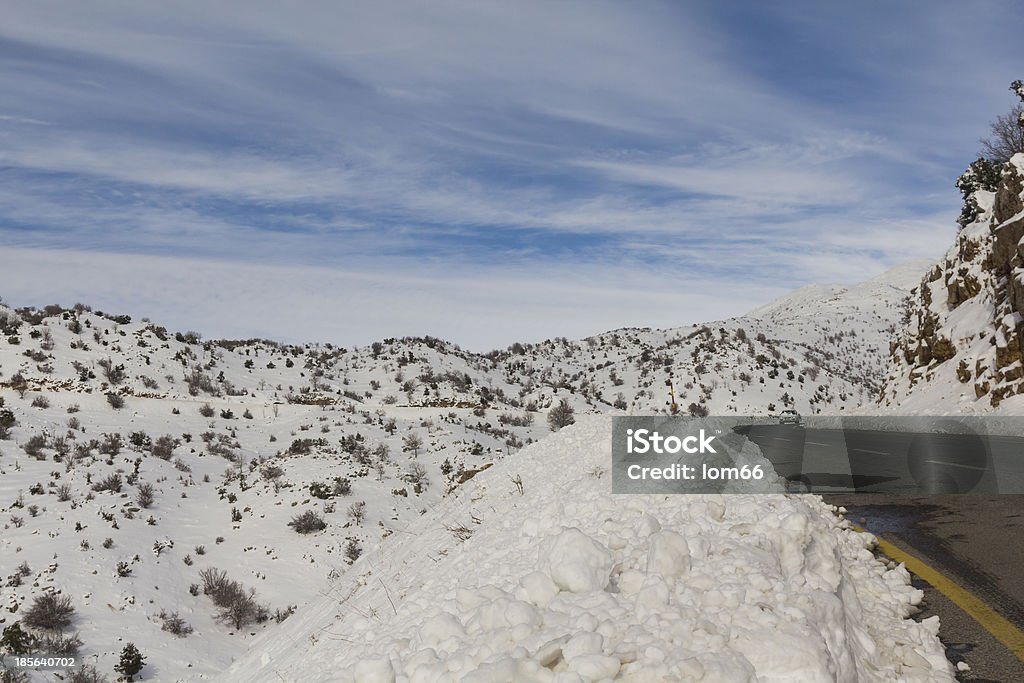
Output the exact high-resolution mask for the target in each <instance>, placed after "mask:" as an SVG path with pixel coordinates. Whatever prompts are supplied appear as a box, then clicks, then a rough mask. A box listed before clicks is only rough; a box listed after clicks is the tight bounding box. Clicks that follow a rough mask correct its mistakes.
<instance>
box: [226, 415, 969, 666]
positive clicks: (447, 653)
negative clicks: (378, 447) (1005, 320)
mask: <svg viewBox="0 0 1024 683" xmlns="http://www.w3.org/2000/svg"><path fill="white" fill-rule="evenodd" d="M610 442H611V428H610V420H609V419H608V418H604V417H588V418H586V419H584V420H581V421H580V423H579V424H577V425H575V426H573V427H571V428H567V429H564V430H562V431H561V432H559V433H558V434H556V435H554V436H552V437H550V438H548V439H546V440H544V441H543V442H541V443H538V444H535V445H533V446H531V447H528V448H527V449H524V450H523V451H522V452H521V453H520V454H519V455H518V456H517V457H516V458H514V459H508V460H505V461H503V462H501V463H499V464H497V465H496V466H494V467H492V468H490V469H488V470H486V471H485V472H482V473H480V474H478V475H477V476H476V477H475V478H473V479H471V480H470V481H468V482H466V483H465V484H463V485H462V486H461V487H460V488H459V489H458V490H457V492H455V493H453V494H452V495H451V496H449V497H447V498H445V499H444V500H442V501H441V502H440V503H439V504H438V505H437V506H436V507H435V508H433V509H432V510H430V511H429V512H426V513H425V514H424V515H423V516H422V517H420V518H419V519H418V520H416V521H415V523H414V524H413V525H411V526H410V527H408V528H407V529H404V530H402V531H400V532H398V533H395V534H393V535H392V536H390V537H389V538H387V539H385V541H384V542H383V543H382V544H381V545H380V546H379V548H377V549H376V550H375V551H373V552H372V553H368V554H367V555H365V556H364V557H363V558H361V559H360V560H359V561H358V562H357V563H356V564H355V565H354V566H353V568H352V570H351V571H350V572H348V573H346V574H345V575H344V576H342V577H341V578H340V579H338V580H337V581H336V582H335V583H333V584H331V585H328V586H325V587H324V594H323V597H322V598H321V599H319V600H318V601H317V602H315V603H314V604H312V605H310V607H309V608H307V609H306V610H304V612H303V613H302V614H300V615H296V616H295V617H293V618H292V619H289V620H288V621H287V622H285V623H284V624H283V625H282V626H281V628H280V629H278V630H276V631H274V632H272V633H267V634H266V635H265V636H263V637H262V638H261V640H260V641H257V642H256V643H255V644H254V648H253V649H252V650H251V651H250V654H249V655H248V656H246V657H245V658H243V659H242V660H240V661H238V662H236V663H235V665H233V666H232V667H231V668H230V669H229V670H228V671H227V672H226V673H225V674H224V676H223V680H226V681H271V680H301V681H339V680H341V681H359V683H374V682H377V681H381V682H385V681H410V682H412V681H423V682H426V681H488V682H490V683H494V682H500V681H538V682H540V681H559V682H563V681H565V682H568V681H573V682H581V681H601V680H613V679H614V680H623V681H684V680H685V681H699V680H706V681H751V682H753V681H758V682H761V683H764V682H769V681H892V680H901V681H949V680H953V678H952V672H951V670H950V665H949V664H948V662H947V661H946V659H945V657H944V655H943V648H942V645H941V644H940V642H939V640H938V638H937V635H936V634H937V631H938V620H937V619H935V618H931V619H927V620H925V621H923V622H920V623H919V622H915V621H913V620H911V619H908V617H909V615H910V614H911V613H913V612H914V605H915V604H916V603H917V602H918V601H919V600H920V599H921V597H922V595H921V592H920V591H918V590H916V589H914V588H912V587H911V586H910V585H909V580H910V577H909V575H908V573H907V572H906V570H905V569H904V568H903V567H902V566H897V567H895V568H891V569H887V568H886V566H884V565H883V564H882V563H881V562H879V561H878V560H876V559H875V557H874V555H873V554H872V552H871V550H870V547H871V544H872V543H873V538H872V537H871V536H870V535H867V534H860V533H857V532H855V531H853V530H852V529H850V528H849V525H848V523H847V522H845V521H843V520H842V519H841V518H839V517H838V516H837V515H836V514H835V513H834V511H833V508H831V507H829V506H827V505H825V504H824V503H823V502H822V500H821V499H820V498H819V497H817V496H809V495H807V496H788V495H741V494H736V495H723V496H697V495H694V496H687V495H675V496H669V495H662V496H654V495H619V496H614V495H611V493H610V481H609V476H608V472H607V470H608V467H609V465H610Z"/></svg>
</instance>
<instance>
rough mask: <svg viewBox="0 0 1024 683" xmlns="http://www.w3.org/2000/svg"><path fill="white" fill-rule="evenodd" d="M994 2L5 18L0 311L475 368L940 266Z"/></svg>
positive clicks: (136, 9)
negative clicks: (547, 345)
mask: <svg viewBox="0 0 1024 683" xmlns="http://www.w3.org/2000/svg"><path fill="white" fill-rule="evenodd" d="M1022 14H1024V13H1022V11H1021V10H1020V9H1019V8H1018V7H1017V6H1016V5H1015V3H1012V2H1005V3H996V2H992V3H927V4H922V3H891V2H863V3H820V2H803V3H801V2H786V3H774V2H732V3H721V2H688V3H664V4H662V3H654V2H642V3H625V2H619V3H606V2H580V3H573V2H559V3H551V2H537V3H533V2H525V1H517V2H514V3H481V2H436V3H401V2H299V3H275V2H267V3H264V2H244V3H243V2H237V3H209V2H188V1H185V2H179V3H174V4H173V5H172V4H170V3H160V4H158V3H139V2H129V1H124V2H112V1H105V0H94V1H93V2H89V3H79V2H69V1H68V2H46V1H45V0H32V1H31V2H11V1H8V0H0V15H2V16H3V17H4V19H3V21H2V22H0V93H3V94H2V95H0V257H2V258H3V261H4V264H5V265H4V267H3V268H0V295H2V296H3V297H4V299H5V300H7V301H8V302H10V303H13V304H16V305H25V304H36V305H42V304H46V303H50V302H62V303H67V304H69V303H73V302H74V301H84V302H88V303H91V304H92V305H94V306H98V307H102V308H106V309H110V310H118V311H127V312H130V313H134V314H135V315H148V316H150V317H152V318H153V319H155V320H158V321H161V322H164V323H166V324H168V325H169V326H171V327H175V328H195V329H199V330H201V331H203V332H204V333H206V334H207V335H213V336H270V337H274V338H278V339H283V340H286V341H301V340H314V339H315V340H324V341H334V342H338V343H341V344H348V345H351V344H365V343H368V342H369V341H372V340H373V339H376V338H379V337H384V336H390V335H406V334H434V335H438V336H443V337H446V338H450V339H452V340H454V341H456V342H459V343H461V344H463V345H464V346H468V347H470V348H474V349H480V350H485V349H488V348H492V347H504V346H506V345H508V344H510V343H511V342H512V341H515V340H536V339H542V338H546V337H550V336H556V335H566V336H583V335H586V334H591V333H595V332H599V331H602V330H605V329H610V328H613V327H619V326H623V325H645V326H659V327H661V326H675V325H681V324H685V323H690V322H696V321H700V320H704V319H715V318H721V317H726V316H728V315H734V314H738V313H742V312H744V311H746V310H748V309H750V308H753V307H754V306H756V305H759V304H762V303H764V302H765V301H767V300H768V299H770V298H773V297H775V296H778V295H779V294H782V293H784V292H785V291H787V290H790V289H792V288H795V287H799V286H801V285H804V284H808V283H811V282H821V281H845V282H854V281H858V280H862V279H867V278H868V277H871V276H873V275H876V274H878V273H880V272H882V271H883V270H885V269H886V268H888V267H890V266H892V265H895V264H897V263H901V262H904V261H907V260H910V259H916V258H934V257H937V256H939V255H940V254H941V253H942V252H943V251H944V249H945V248H946V246H947V245H948V243H949V242H950V240H951V238H952V235H953V234H954V227H955V226H954V222H953V221H954V219H955V217H956V214H957V208H958V203H959V196H958V193H957V191H956V189H955V188H954V187H953V181H954V180H955V177H956V175H957V174H958V173H959V172H960V171H961V170H962V169H963V167H964V166H965V165H966V164H967V163H968V162H969V161H971V160H972V159H973V158H974V154H975V153H976V151H977V147H978V145H977V140H978V138H979V137H980V136H981V135H983V134H984V133H985V132H986V130H987V124H988V122H989V121H990V120H992V119H993V118H994V117H995V116H996V115H997V114H1000V113H1003V112H1005V111H1007V110H1008V109H1009V108H1010V107H1012V106H1013V104H1014V98H1013V96H1012V94H1011V93H1010V92H1009V91H1008V90H1007V87H1008V85H1009V83H1010V81H1012V80H1013V79H1015V78H1020V77H1022V76H1024V74H1022V73H1021V71H1022V68H1024V67H1022V60H1021V57H1022V54H1021V50H1020V48H1019V40H1018V36H1017V35H1015V30H1016V27H1018V26H1019V25H1020V19H1021V18H1024V17H1022Z"/></svg>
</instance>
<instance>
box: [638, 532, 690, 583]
mask: <svg viewBox="0 0 1024 683" xmlns="http://www.w3.org/2000/svg"><path fill="white" fill-rule="evenodd" d="M688 571H690V546H689V545H688V544H687V543H686V539H685V538H683V537H682V536H681V535H679V534H677V533H676V532H674V531H659V532H658V533H656V534H653V535H652V536H651V549H650V550H649V551H648V553H647V573H648V574H660V575H661V576H664V577H666V578H670V579H671V578H674V577H676V576H679V575H681V574H685V573H686V572H688Z"/></svg>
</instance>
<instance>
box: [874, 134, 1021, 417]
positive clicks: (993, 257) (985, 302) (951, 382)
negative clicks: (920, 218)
mask: <svg viewBox="0 0 1024 683" xmlns="http://www.w3.org/2000/svg"><path fill="white" fill-rule="evenodd" d="M1022 196H1024V154H1018V155H1016V156H1014V157H1013V158H1012V159H1011V160H1010V161H1009V162H1007V163H1006V164H1004V165H1003V167H1002V171H1001V175H1000V177H999V179H998V182H997V183H996V187H995V189H994V190H992V191H989V190H986V189H977V190H975V191H974V192H973V193H972V194H971V195H970V196H969V197H967V202H968V203H970V204H971V206H972V214H971V217H972V220H970V222H965V224H964V225H963V228H962V230H961V231H960V232H959V234H958V235H957V237H956V240H955V242H954V244H953V246H952V247H951V248H950V249H949V251H948V252H947V253H946V256H945V258H943V260H942V261H940V262H939V263H938V264H936V265H935V266H934V267H933V268H932V269H930V270H929V271H928V272H927V274H926V275H925V277H924V278H923V279H922V281H921V284H920V285H919V286H918V287H917V288H915V289H914V290H913V292H912V294H911V297H910V299H908V301H907V303H906V308H905V311H904V316H903V323H904V327H903V329H902V330H901V331H900V332H899V333H898V334H897V336H896V338H895V339H894V341H893V342H892V344H891V347H890V353H891V360H892V370H891V372H890V374H889V376H888V378H887V380H886V382H885V384H884V387H883V389H882V393H881V396H880V399H879V400H880V403H881V404H882V405H884V406H890V407H891V406H900V408H901V410H902V409H906V410H909V411H912V412H929V411H935V412H948V411H950V410H954V409H955V410H961V411H965V412H989V411H992V410H993V409H999V410H1001V411H1002V410H1006V409H1007V406H1006V405H1004V402H1005V401H1006V400H1007V399H1010V398H1011V397H1014V396H1024V244H1022V240H1024V200H1022ZM1017 402H1021V406H1022V407H1024V398H1022V399H1019V401H1013V402H1012V403H1017Z"/></svg>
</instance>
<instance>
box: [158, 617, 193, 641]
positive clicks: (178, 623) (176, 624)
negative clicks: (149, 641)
mask: <svg viewBox="0 0 1024 683" xmlns="http://www.w3.org/2000/svg"><path fill="white" fill-rule="evenodd" d="M159 617H160V620H161V621H163V626H161V627H160V628H161V629H162V630H164V631H167V632H168V633H170V634H172V635H176V636H178V637H179V638H184V637H185V636H187V635H188V634H190V633H192V630H193V629H192V626H191V625H190V624H189V623H188V622H186V621H185V620H184V619H182V618H181V616H179V615H178V613H177V612H171V613H170V614H168V613H167V612H163V611H161V612H160V615H159Z"/></svg>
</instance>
